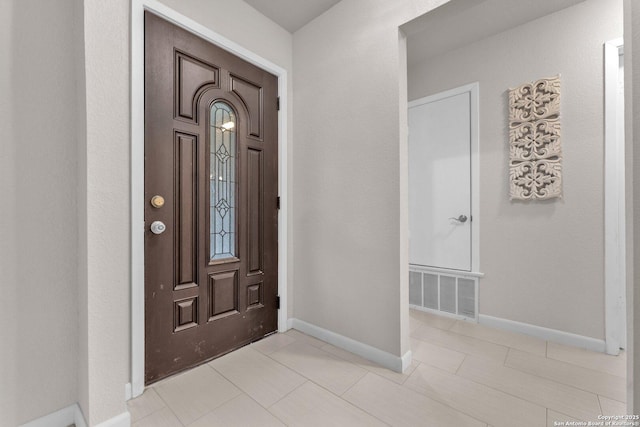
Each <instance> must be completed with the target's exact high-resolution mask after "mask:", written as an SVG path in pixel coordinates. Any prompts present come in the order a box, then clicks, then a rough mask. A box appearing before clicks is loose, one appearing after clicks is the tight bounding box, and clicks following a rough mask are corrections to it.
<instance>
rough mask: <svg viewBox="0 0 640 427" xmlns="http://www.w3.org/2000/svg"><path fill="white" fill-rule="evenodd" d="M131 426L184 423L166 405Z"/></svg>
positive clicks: (160, 426)
mask: <svg viewBox="0 0 640 427" xmlns="http://www.w3.org/2000/svg"><path fill="white" fill-rule="evenodd" d="M131 427H182V423H181V422H180V421H178V418H177V417H176V416H175V415H174V413H173V412H171V409H169V408H167V407H165V408H163V409H160V410H159V411H156V412H154V413H153V414H151V415H148V416H146V417H144V418H142V419H139V420H138V421H136V422H134V423H133V424H131Z"/></svg>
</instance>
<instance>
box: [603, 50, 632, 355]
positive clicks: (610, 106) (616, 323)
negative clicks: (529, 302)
mask: <svg viewBox="0 0 640 427" xmlns="http://www.w3.org/2000/svg"><path fill="white" fill-rule="evenodd" d="M623 43H624V41H623V39H615V40H611V41H608V42H606V43H605V44H604V277H605V285H604V288H605V321H604V323H605V351H606V352H607V354H613V355H617V354H619V353H620V347H621V346H626V337H625V336H624V330H625V328H624V327H623V325H625V324H626V304H625V301H626V299H625V293H626V279H625V278H626V263H625V261H626V249H625V245H626V235H625V221H626V218H625V207H624V204H625V190H624V179H625V172H624V171H625V144H624V143H622V144H620V139H619V138H618V136H619V135H618V132H617V128H618V126H617V117H618V107H617V105H618V71H619V67H620V66H619V60H620V59H619V57H620V54H621V52H622V49H623ZM623 141H624V139H623ZM621 307H622V308H623V309H624V311H622V310H620V308H621ZM627 326H628V325H627Z"/></svg>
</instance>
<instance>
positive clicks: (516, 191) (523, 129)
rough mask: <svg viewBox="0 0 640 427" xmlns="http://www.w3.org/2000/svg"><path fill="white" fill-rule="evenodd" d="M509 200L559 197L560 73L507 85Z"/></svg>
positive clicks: (560, 171)
mask: <svg viewBox="0 0 640 427" xmlns="http://www.w3.org/2000/svg"><path fill="white" fill-rule="evenodd" d="M509 181H510V189H509V195H510V198H511V200H514V199H516V200H539V199H551V198H554V197H562V147H561V144H560V76H559V75H558V76H556V77H551V78H546V79H540V80H538V81H535V82H533V83H525V84H523V85H520V86H518V87H516V88H514V89H509Z"/></svg>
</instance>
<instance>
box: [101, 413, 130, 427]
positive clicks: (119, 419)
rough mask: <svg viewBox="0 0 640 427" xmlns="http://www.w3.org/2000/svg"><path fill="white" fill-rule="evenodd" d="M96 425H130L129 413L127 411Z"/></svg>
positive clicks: (126, 426)
mask: <svg viewBox="0 0 640 427" xmlns="http://www.w3.org/2000/svg"><path fill="white" fill-rule="evenodd" d="M96 427H131V414H129V412H128V411H125V412H123V413H122V414H120V415H116V416H115V417H113V418H110V419H108V420H107V421H103V422H101V423H100V424H98V425H97V426H96Z"/></svg>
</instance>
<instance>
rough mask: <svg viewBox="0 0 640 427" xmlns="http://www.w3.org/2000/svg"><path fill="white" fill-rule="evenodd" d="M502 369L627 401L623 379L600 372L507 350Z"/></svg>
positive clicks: (625, 385)
mask: <svg viewBox="0 0 640 427" xmlns="http://www.w3.org/2000/svg"><path fill="white" fill-rule="evenodd" d="M505 366H508V367H510V368H514V369H517V370H519V371H522V372H528V373H530V374H533V375H537V376H539V377H543V378H547V379H550V380H553V381H556V382H559V383H562V384H566V385H570V386H573V387H576V388H579V389H581V390H586V391H590V392H592V393H596V394H599V395H602V396H606V397H609V398H611V399H615V400H620V401H624V400H626V396H627V390H626V388H627V384H626V381H625V380H624V378H620V377H617V376H615V375H611V374H607V373H604V372H601V371H594V370H592V369H587V368H583V367H582V366H576V365H573V364H570V363H566V362H561V361H558V360H555V359H548V358H546V357H539V356H535V355H533V354H530V353H526V352H522V351H518V350H513V349H511V350H509V354H508V355H507V360H506V362H505Z"/></svg>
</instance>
